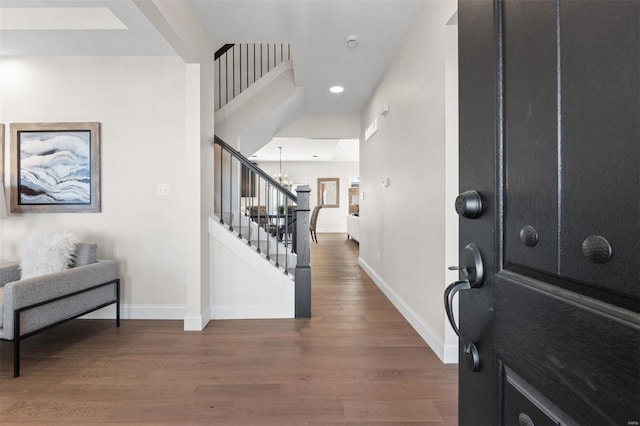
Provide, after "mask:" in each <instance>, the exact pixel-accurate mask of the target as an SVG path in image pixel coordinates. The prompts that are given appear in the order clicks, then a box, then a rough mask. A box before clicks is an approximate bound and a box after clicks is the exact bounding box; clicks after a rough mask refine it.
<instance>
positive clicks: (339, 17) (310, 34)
mask: <svg viewBox="0 0 640 426" xmlns="http://www.w3.org/2000/svg"><path fill="white" fill-rule="evenodd" d="M174 1H175V0H174ZM187 1H190V2H191V3H192V5H193V8H194V9H195V11H196V15H197V16H198V17H199V19H200V20H201V22H202V25H203V27H204V29H205V31H206V33H207V34H208V36H209V37H210V39H211V41H212V44H213V45H214V46H222V45H223V44H225V43H237V42H289V43H291V45H292V55H293V60H294V73H295V80H296V85H298V86H302V87H304V94H305V112H306V113H308V114H358V113H360V112H361V110H362V108H363V107H364V105H365V103H366V102H367V100H368V99H369V97H370V96H371V93H372V92H373V90H374V89H375V87H376V86H377V84H378V82H379V81H380V79H381V78H382V76H383V74H384V72H385V70H386V69H387V68H388V66H389V64H390V62H391V60H392V59H393V57H394V55H395V52H396V49H397V48H398V46H399V45H400V44H401V43H402V40H403V38H404V36H405V34H406V33H407V31H408V29H409V27H410V25H411V22H412V20H413V17H414V16H415V15H416V12H417V10H418V8H419V7H420V5H421V4H422V3H423V2H422V1H412V0H287V1H277V0H276V1H274V0H231V1H229V0H187ZM0 7H10V8H34V7H94V8H97V7H107V8H109V9H110V10H111V12H113V14H114V15H115V16H116V17H117V18H118V19H119V20H120V21H122V23H123V24H124V26H126V29H113V30H105V29H100V30H97V29H89V30H85V29H73V30H64V29H58V30H2V28H1V27H0V55H2V56H22V55H36V56H37V55H53V56H56V55H68V56H76V55H78V56H88V55H92V56H100V55H173V54H175V52H174V51H173V49H172V48H171V46H170V45H169V44H168V43H167V42H166V41H165V40H164V39H163V38H162V37H161V36H160V35H159V33H158V32H157V31H156V30H155V28H153V26H152V25H151V24H150V23H149V21H147V20H146V18H145V17H144V15H143V14H142V13H141V12H140V10H139V9H138V8H137V6H136V5H135V4H134V3H133V2H132V1H131V0H0ZM0 14H1V10H0ZM1 22H2V18H1V16H0V23H1ZM350 34H356V35H357V36H358V38H359V44H358V46H357V47H356V48H354V49H349V48H347V47H346V46H345V44H344V42H345V39H346V37H347V36H348V35H350ZM212 53H213V52H212ZM335 84H339V85H342V86H344V87H345V91H344V92H343V93H341V94H339V95H332V94H330V93H329V87H330V86H332V85H335Z"/></svg>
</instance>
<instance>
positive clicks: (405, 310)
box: [358, 258, 457, 363]
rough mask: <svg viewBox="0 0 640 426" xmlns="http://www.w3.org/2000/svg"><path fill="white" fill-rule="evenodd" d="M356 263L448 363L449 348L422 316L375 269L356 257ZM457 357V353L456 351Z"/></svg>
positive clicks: (441, 358)
mask: <svg viewBox="0 0 640 426" xmlns="http://www.w3.org/2000/svg"><path fill="white" fill-rule="evenodd" d="M358 264H359V265H360V266H361V267H362V269H364V271H365V272H366V273H367V275H369V277H370V278H371V280H373V282H374V283H376V285H377V286H378V287H379V288H380V290H382V292H383V293H384V294H385V296H387V298H388V299H389V300H390V301H391V303H393V306H395V307H396V309H397V310H398V311H399V312H400V313H401V314H402V316H403V317H404V318H405V319H406V320H407V321H408V322H409V324H411V326H412V327H413V328H414V329H415V330H416V331H417V332H418V334H419V335H420V337H422V339H423V340H424V341H425V342H426V344H427V345H429V347H430V348H431V349H432V350H433V352H434V353H435V354H436V355H437V356H438V358H440V360H441V361H442V362H444V363H450V362H451V358H450V353H451V348H447V350H446V351H445V346H444V342H443V341H442V339H440V337H438V335H437V334H436V333H435V332H434V331H433V329H432V328H431V327H429V325H427V323H425V322H424V321H423V320H422V318H420V317H419V316H418V315H417V314H416V313H415V312H414V311H413V309H411V307H410V306H409V305H408V304H407V303H406V302H405V301H404V300H403V299H402V298H401V297H400V296H399V295H398V293H396V292H395V291H394V290H393V289H392V288H391V286H389V284H387V283H386V282H385V281H384V280H383V279H382V278H381V277H380V276H379V275H378V274H376V273H375V271H374V270H373V269H372V268H371V267H370V266H369V265H368V264H367V263H366V262H365V261H364V260H362V258H358ZM456 352H457V351H456ZM456 358H457V353H456Z"/></svg>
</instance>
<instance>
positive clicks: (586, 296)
mask: <svg viewBox="0 0 640 426" xmlns="http://www.w3.org/2000/svg"><path fill="white" fill-rule="evenodd" d="M458 26H459V27H458V30H459V38H458V43H459V67H460V69H459V78H460V87H459V89H460V192H463V191H467V190H476V191H478V192H479V193H480V194H481V196H482V203H483V212H482V214H481V215H480V216H478V217H477V218H472V219H470V218H460V247H465V246H466V245H467V244H469V243H473V244H475V245H476V246H477V247H478V248H479V249H480V251H481V253H482V256H483V258H484V260H485V280H484V284H483V286H482V287H481V288H473V289H469V290H465V291H463V292H461V293H460V331H461V335H463V336H464V337H465V338H466V339H468V340H471V341H474V342H477V344H478V349H479V351H480V359H481V368H480V371H479V372H472V371H471V370H470V369H469V368H468V366H467V364H466V363H464V356H465V355H464V354H463V353H461V355H460V357H461V363H460V366H459V389H460V390H459V423H460V424H461V425H473V426H478V425H497V424H508V425H510V424H562V425H571V424H585V425H596V424H597V425H600V424H602V425H606V424H621V425H629V424H638V422H640V314H639V313H638V312H640V1H637V0H611V1H608V0H594V1H592V0H584V1H572V0H557V1H556V0H537V1H536V0H505V1H502V0H495V1H478V0H459V8H458ZM452 208H453V206H452Z"/></svg>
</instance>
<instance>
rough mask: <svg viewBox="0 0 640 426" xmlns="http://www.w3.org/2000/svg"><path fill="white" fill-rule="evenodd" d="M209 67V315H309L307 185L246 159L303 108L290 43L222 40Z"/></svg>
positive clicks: (309, 279)
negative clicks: (212, 91) (286, 181)
mask: <svg viewBox="0 0 640 426" xmlns="http://www.w3.org/2000/svg"><path fill="white" fill-rule="evenodd" d="M215 70H216V75H215V85H216V113H215V127H216V136H215V138H214V143H215V169H216V171H215V176H214V178H215V208H214V215H213V216H212V217H211V218H210V221H209V233H210V236H211V238H210V241H211V244H212V248H213V250H212V253H213V254H212V258H211V265H212V274H213V276H214V279H213V282H214V283H217V284H216V285H215V286H213V287H212V288H211V293H212V294H211V309H212V318H213V319H231V318H234V319H235V318H292V317H296V318H308V317H310V316H311V269H310V267H309V193H310V188H309V187H308V186H302V187H298V188H295V190H294V189H293V188H287V187H283V186H281V185H280V183H279V182H277V181H276V180H275V179H273V178H272V177H271V176H269V175H268V174H266V173H265V172H264V171H262V170H261V169H260V168H259V167H257V166H256V165H255V164H253V163H252V162H251V161H249V160H248V159H247V158H246V157H248V156H250V155H252V154H253V153H254V152H256V151H257V150H258V149H260V148H261V147H262V146H263V145H265V144H266V143H268V142H269V141H270V140H271V139H272V138H273V136H274V135H275V134H276V133H277V132H278V131H279V130H280V129H282V128H283V127H284V126H286V125H287V124H289V123H290V122H291V121H292V120H295V119H297V118H298V117H299V116H301V115H302V111H303V110H304V108H303V99H302V89H301V88H297V87H296V86H295V84H294V79H293V65H292V62H291V48H290V46H289V45H288V44H284V43H248V44H247V43H243V44H227V45H224V46H223V47H222V48H221V49H219V50H218V51H217V52H216V54H215ZM292 191H293V192H292Z"/></svg>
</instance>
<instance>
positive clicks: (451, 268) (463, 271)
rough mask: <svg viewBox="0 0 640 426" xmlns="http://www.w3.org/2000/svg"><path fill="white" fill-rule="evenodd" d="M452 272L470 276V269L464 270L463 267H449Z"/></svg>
mask: <svg viewBox="0 0 640 426" xmlns="http://www.w3.org/2000/svg"><path fill="white" fill-rule="evenodd" d="M447 269H449V270H450V271H462V273H463V274H465V275H469V268H463V267H462V266H449V268H447Z"/></svg>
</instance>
